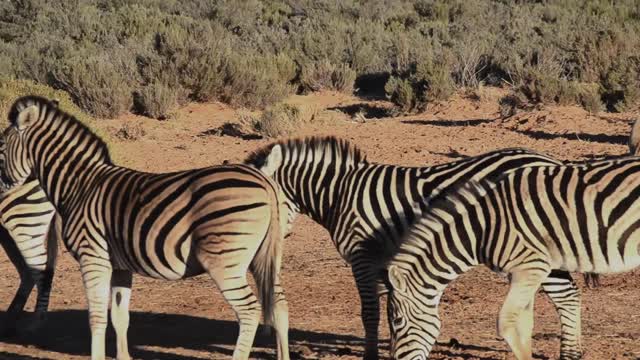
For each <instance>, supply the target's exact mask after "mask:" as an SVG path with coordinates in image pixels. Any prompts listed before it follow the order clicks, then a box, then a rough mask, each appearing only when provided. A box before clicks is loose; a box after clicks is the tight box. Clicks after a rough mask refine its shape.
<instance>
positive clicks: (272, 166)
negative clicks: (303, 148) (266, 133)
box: [260, 144, 282, 176]
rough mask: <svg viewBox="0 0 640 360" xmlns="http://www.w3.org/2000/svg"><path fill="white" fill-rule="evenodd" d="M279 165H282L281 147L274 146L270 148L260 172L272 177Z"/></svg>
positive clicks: (278, 145)
mask: <svg viewBox="0 0 640 360" xmlns="http://www.w3.org/2000/svg"><path fill="white" fill-rule="evenodd" d="M280 165H282V146H280V144H276V145H274V146H273V147H272V148H271V152H270V153H269V156H267V159H266V160H265V162H264V165H262V168H260V170H261V171H262V172H263V173H265V174H266V175H267V176H273V174H274V173H275V172H276V170H278V168H279V167H280Z"/></svg>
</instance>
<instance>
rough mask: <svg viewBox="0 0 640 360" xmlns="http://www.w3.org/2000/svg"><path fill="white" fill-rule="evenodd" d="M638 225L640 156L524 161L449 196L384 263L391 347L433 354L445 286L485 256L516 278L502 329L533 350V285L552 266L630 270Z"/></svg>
mask: <svg viewBox="0 0 640 360" xmlns="http://www.w3.org/2000/svg"><path fill="white" fill-rule="evenodd" d="M639 231H640V158H627V159H621V160H609V161H598V162H593V163H584V164H581V165H578V164H572V165H563V166H539V167H528V168H521V169H516V170H513V171H511V172H509V173H507V174H506V175H504V176H503V177H501V178H500V179H498V180H496V182H491V181H488V180H485V181H482V182H480V183H475V182H471V183H470V184H468V185H465V186H464V187H462V188H460V189H459V190H458V191H457V192H454V193H452V194H447V195H445V196H443V199H441V200H438V201H434V205H433V207H432V208H431V209H430V211H429V212H428V213H427V214H426V215H425V216H424V217H423V218H422V219H420V220H419V221H418V222H417V223H416V224H415V226H413V227H412V228H411V229H410V230H409V232H408V235H407V236H406V238H405V239H404V240H403V241H402V243H401V245H400V250H399V251H396V252H395V255H392V257H391V260H390V261H389V262H388V265H387V270H388V280H389V286H390V295H389V304H390V306H389V317H390V319H389V321H390V323H391V325H392V326H391V334H392V350H393V355H394V357H395V358H397V359H426V358H427V356H428V354H429V351H430V350H431V347H432V345H433V343H434V342H435V340H436V338H437V336H438V333H439V329H440V319H439V317H438V303H439V301H440V296H441V295H442V292H443V291H444V289H445V287H446V286H447V284H448V283H449V282H451V281H452V280H454V279H455V278H456V277H458V276H459V275H460V274H462V273H463V272H465V271H467V270H468V269H470V268H471V267H473V266H475V265H479V264H485V265H486V266H488V267H489V268H491V269H492V270H494V271H497V272H501V273H506V274H508V276H509V278H510V289H509V292H508V294H507V297H506V300H505V302H504V305H503V306H502V309H501V310H500V315H499V319H498V332H499V334H500V335H501V336H502V337H503V338H504V339H505V341H506V342H507V343H508V344H509V346H510V347H511V349H512V350H513V352H514V353H515V356H516V358H518V359H519V360H522V359H531V358H532V357H531V333H532V329H533V301H534V295H535V293H536V291H537V290H538V287H539V286H540V284H541V283H542V282H543V281H544V279H546V278H547V276H548V275H549V273H550V272H551V271H552V270H551V269H558V268H559V269H563V270H566V271H579V272H592V273H600V274H602V273H614V272H623V271H629V270H632V269H633V268H635V267H637V266H638V265H640V254H639V249H640V248H639V244H640V236H639V235H640V234H639ZM393 250H395V249H393ZM577 358H578V357H577V356H575V357H573V356H564V357H563V359H577Z"/></svg>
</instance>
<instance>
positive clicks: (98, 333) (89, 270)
mask: <svg viewBox="0 0 640 360" xmlns="http://www.w3.org/2000/svg"><path fill="white" fill-rule="evenodd" d="M80 271H81V272H82V282H83V284H84V288H85V294H86V296H87V303H88V304H89V327H90V328H91V360H104V359H105V336H106V332H107V321H108V310H109V289H110V283H111V271H112V270H111V263H109V261H105V259H102V258H98V257H94V256H82V257H81V258H80Z"/></svg>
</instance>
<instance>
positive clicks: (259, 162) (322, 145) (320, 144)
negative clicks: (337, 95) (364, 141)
mask: <svg viewBox="0 0 640 360" xmlns="http://www.w3.org/2000/svg"><path fill="white" fill-rule="evenodd" d="M276 145H280V146H282V148H283V149H284V150H285V151H296V152H304V151H314V150H315V151H318V150H325V149H326V148H331V149H332V150H333V151H334V152H335V153H336V154H339V155H340V157H341V158H342V159H345V160H346V159H350V160H353V162H354V163H365V164H367V163H368V161H367V159H366V155H365V154H364V153H363V152H362V150H360V149H359V148H358V147H357V146H355V145H353V144H351V143H350V142H349V141H348V140H346V139H341V138H337V137H335V136H309V137H303V138H293V139H285V140H280V141H277V142H274V143H271V144H269V145H267V146H264V147H262V148H260V149H258V150H256V151H254V152H252V153H251V154H250V155H249V156H248V157H247V158H246V159H245V160H244V163H245V164H247V165H253V166H255V167H257V168H260V167H262V166H263V165H264V164H265V162H266V160H267V158H268V157H269V154H271V150H272V149H273V147H274V146H276Z"/></svg>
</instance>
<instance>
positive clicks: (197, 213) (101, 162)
mask: <svg viewBox="0 0 640 360" xmlns="http://www.w3.org/2000/svg"><path fill="white" fill-rule="evenodd" d="M9 122H10V126H9V127H8V128H7V129H6V130H5V131H4V133H3V137H2V142H1V143H0V154H1V155H0V157H2V158H3V159H4V162H3V163H2V167H1V176H2V181H3V183H4V184H5V187H7V188H13V187H14V186H18V185H21V184H23V183H24V182H25V181H26V180H27V179H29V178H30V177H31V176H33V177H35V178H36V179H37V181H38V182H39V184H40V186H41V187H42V189H43V191H44V193H45V194H46V195H47V198H48V199H49V200H50V201H51V203H52V204H53V206H54V207H55V209H56V212H57V213H58V214H59V216H60V219H61V220H60V222H61V224H60V232H61V237H62V239H63V243H64V244H65V246H66V248H67V249H68V251H69V252H70V253H71V254H72V255H73V256H74V258H75V259H76V261H77V262H78V263H79V264H80V270H81V273H82V279H83V284H84V287H85V293H86V296H87V302H88V305H89V324H90V329H91V358H92V359H94V360H96V359H104V358H105V343H104V341H105V332H106V327H107V308H108V304H109V294H110V293H111V304H112V306H111V318H112V323H113V326H114V328H115V332H116V337H117V341H116V344H117V358H118V359H130V355H129V351H128V345H127V335H126V333H127V328H128V323H129V312H128V308H129V301H130V297H131V285H132V273H137V274H141V275H144V276H149V277H153V278H157V279H165V280H179V279H183V278H187V277H191V276H195V275H198V274H201V273H204V272H207V273H208V274H209V275H210V276H211V277H212V278H213V280H214V282H215V283H216V285H217V286H218V288H219V289H220V291H221V292H222V294H223V296H224V298H225V299H226V301H227V302H228V303H229V304H230V305H231V307H232V308H233V310H234V311H235V313H236V317H237V318H238V322H239V326H240V332H239V336H238V339H237V343H236V347H235V350H234V352H233V358H234V359H247V358H248V356H249V351H250V349H251V346H252V343H253V339H254V337H255V333H256V329H257V327H258V322H259V320H260V313H261V309H262V308H264V314H263V315H264V321H265V323H266V324H271V325H273V327H274V328H275V331H276V336H277V340H278V341H277V342H278V357H279V358H281V359H288V358H289V353H288V334H287V332H288V311H287V303H286V300H285V299H284V294H283V292H282V289H281V288H280V286H279V277H280V274H279V269H280V265H281V261H282V240H283V236H282V233H283V231H284V227H285V221H286V218H285V216H286V208H284V206H285V205H284V195H283V194H282V193H281V192H280V190H279V189H278V187H277V185H276V184H275V183H274V182H273V181H272V180H271V179H270V178H268V177H267V176H265V175H264V174H263V173H261V172H260V171H259V170H256V169H255V168H253V167H250V166H246V165H227V166H211V167H207V168H201V169H195V170H187V171H179V172H173V173H164V174H150V173H143V172H139V171H135V170H132V169H128V168H124V167H120V166H117V165H115V164H113V163H112V161H111V159H110V156H109V151H108V148H107V145H106V143H105V142H104V141H102V140H101V139H100V138H99V137H98V136H96V135H95V134H94V133H92V132H91V130H90V129H89V128H87V127H86V126H85V125H84V124H82V123H81V122H80V121H78V120H77V119H76V118H75V117H73V116H71V115H69V114H67V113H65V112H64V111H62V110H60V109H58V108H56V107H55V106H54V105H53V104H51V103H50V102H49V101H48V100H47V99H45V98H42V97H37V96H27V97H23V98H20V99H18V100H16V102H15V103H14V104H13V105H12V107H11V109H10V112H9ZM247 270H251V273H252V274H253V277H254V278H255V280H256V284H257V288H258V295H259V296H258V297H256V296H255V295H254V293H253V291H252V289H251V287H250V286H249V285H248V282H247V277H246V273H247ZM261 303H262V306H261Z"/></svg>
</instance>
